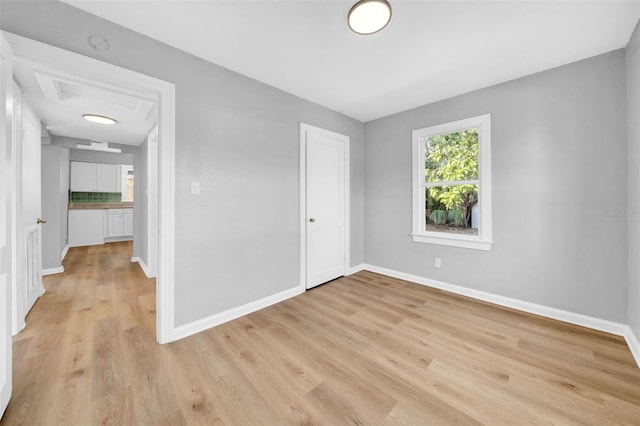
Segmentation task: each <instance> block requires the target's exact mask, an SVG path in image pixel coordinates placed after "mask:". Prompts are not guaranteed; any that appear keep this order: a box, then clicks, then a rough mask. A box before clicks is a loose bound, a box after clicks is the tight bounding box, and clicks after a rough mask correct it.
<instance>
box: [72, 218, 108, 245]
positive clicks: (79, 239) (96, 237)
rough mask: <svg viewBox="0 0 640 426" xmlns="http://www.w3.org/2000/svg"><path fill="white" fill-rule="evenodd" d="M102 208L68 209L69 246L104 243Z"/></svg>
mask: <svg viewBox="0 0 640 426" xmlns="http://www.w3.org/2000/svg"><path fill="white" fill-rule="evenodd" d="M103 222H104V210H103V209H96V210H69V229H68V242H69V246H70V247H77V246H90V245H94V244H104V234H103Z"/></svg>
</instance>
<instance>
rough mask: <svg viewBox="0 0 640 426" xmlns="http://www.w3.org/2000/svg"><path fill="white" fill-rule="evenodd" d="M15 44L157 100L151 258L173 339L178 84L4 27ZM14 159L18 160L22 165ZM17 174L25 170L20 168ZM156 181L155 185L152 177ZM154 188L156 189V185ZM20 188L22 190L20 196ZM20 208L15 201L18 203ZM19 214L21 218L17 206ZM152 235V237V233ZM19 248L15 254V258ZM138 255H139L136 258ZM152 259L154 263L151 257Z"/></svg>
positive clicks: (166, 336) (163, 334)
mask: <svg viewBox="0 0 640 426" xmlns="http://www.w3.org/2000/svg"><path fill="white" fill-rule="evenodd" d="M2 34H3V36H4V37H5V38H6V39H7V41H8V42H9V44H10V45H11V47H12V49H13V52H14V57H20V58H25V59H27V60H29V61H34V62H38V63H43V64H47V65H48V66H50V67H52V68H54V69H58V70H64V71H65V73H68V74H69V75H73V78H74V80H76V81H79V82H84V83H91V84H92V85H93V86H94V87H95V86H97V89H103V90H105V91H109V90H110V91H114V90H115V91H116V92H118V93H120V94H135V95H136V96H138V97H140V98H143V99H147V100H148V101H149V102H152V103H154V104H155V105H157V136H156V138H157V150H156V154H155V156H149V157H148V158H147V161H146V162H145V163H146V164H144V165H143V166H144V167H146V169H147V171H148V172H149V176H150V177H152V178H151V179H150V181H149V184H150V185H149V189H150V191H149V195H150V197H152V198H154V199H155V201H154V202H153V203H149V208H148V209H147V214H146V217H145V220H144V222H146V226H145V228H146V230H147V238H146V241H145V244H146V245H147V246H148V247H149V254H150V255H149V259H151V258H153V259H154V261H153V263H154V267H155V268H156V271H155V272H156V274H155V275H156V294H157V299H156V339H157V341H158V342H159V343H168V342H170V341H172V340H173V338H172V335H173V330H174V310H173V291H174V281H173V280H174V273H173V271H174V240H175V225H174V223H175V219H174V214H175V207H174V204H175V195H174V194H175V183H174V182H175V159H174V152H175V148H174V146H175V86H174V85H173V84H172V83H169V82H166V81H162V80H159V79H156V78H154V77H150V76H147V75H144V74H141V73H137V72H135V71H131V70H128V69H125V68H122V67H118V66H115V65H112V64H108V63H106V62H102V61H99V60H96V59H93V58H89V57H86V56H83V55H80V54H76V53H73V52H70V51H67V50H63V49H60V48H57V47H53V46H50V45H47V44H44V43H41V42H37V41H34V40H31V39H27V38H25V37H21V36H17V35H15V34H11V33H7V32H2ZM16 160H17V159H15V158H14V159H13V161H14V163H13V164H14V165H15V166H16V167H17V168H20V165H19V164H18V163H16ZM16 173H20V171H19V170H17V171H16ZM152 180H153V181H154V182H153V184H152V182H151V181H152ZM151 188H153V190H151ZM18 191H20V187H19V186H18V190H17V191H16V192H17V193H18V195H19V192H18ZM14 207H15V205H14ZM14 213H16V216H15V217H21V213H22V212H20V211H15V210H14ZM150 235H151V236H152V237H151V238H149V236H150ZM15 255H16V253H14V258H15ZM134 260H135V259H134ZM150 263H152V262H150Z"/></svg>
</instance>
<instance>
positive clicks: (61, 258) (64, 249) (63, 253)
mask: <svg viewBox="0 0 640 426" xmlns="http://www.w3.org/2000/svg"><path fill="white" fill-rule="evenodd" d="M68 252H69V244H67V245H66V246H64V248H63V249H62V253H60V262H62V261H63V260H64V258H65V257H67V253H68Z"/></svg>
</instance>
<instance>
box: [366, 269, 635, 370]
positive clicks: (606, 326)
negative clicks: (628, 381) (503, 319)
mask: <svg viewBox="0 0 640 426" xmlns="http://www.w3.org/2000/svg"><path fill="white" fill-rule="evenodd" d="M364 269H365V270H367V271H371V272H376V273H378V274H382V275H388V276H390V277H393V278H399V279H401V280H405V281H411V282H413V283H416V284H421V285H424V286H427V287H432V288H437V289H440V290H444V291H448V292H450V293H455V294H459V295H462V296H467V297H471V298H472V299H478V300H482V301H485V302H489V303H494V304H496V305H500V306H505V307H508V308H513V309H517V310H519V311H524V312H528V313H531V314H535V315H540V316H542V317H546V318H551V319H555V320H558V321H564V322H568V323H570V324H574V325H579V326H582V327H587V328H592V329H594V330H599V331H604V332H606V333H611V334H615V335H617V336H624V337H626V336H627V334H628V333H630V330H629V326H628V325H626V324H621V323H617V322H613V321H608V320H603V319H600V318H594V317H590V316H587V315H582V314H577V313H574V312H569V311H564V310H562V309H557V308H551V307H549V306H544V305H538V304H536V303H531V302H525V301H523V300H519V299H512V298H510V297H504V296H499V295H497V294H492V293H487V292H484V291H480V290H474V289H471V288H467V287H463V286H459V285H455V284H448V283H444V282H441V281H436V280H431V279H428V278H424V277H420V276H417V275H412V274H407V273H404V272H399V271H395V270H393V269H387V268H382V267H379V266H375V265H369V264H366V265H365V268H364ZM627 330H629V331H627ZM636 360H638V358H637V357H636Z"/></svg>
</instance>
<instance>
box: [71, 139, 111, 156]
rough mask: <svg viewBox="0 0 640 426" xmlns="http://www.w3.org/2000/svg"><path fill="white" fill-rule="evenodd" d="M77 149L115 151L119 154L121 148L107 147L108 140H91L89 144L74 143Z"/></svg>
mask: <svg viewBox="0 0 640 426" xmlns="http://www.w3.org/2000/svg"><path fill="white" fill-rule="evenodd" d="M76 148H78V149H86V150H89V151H100V152H115V153H116V154H120V153H121V152H122V150H121V149H120V148H109V142H93V141H92V142H91V145H82V144H78V145H76Z"/></svg>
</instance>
